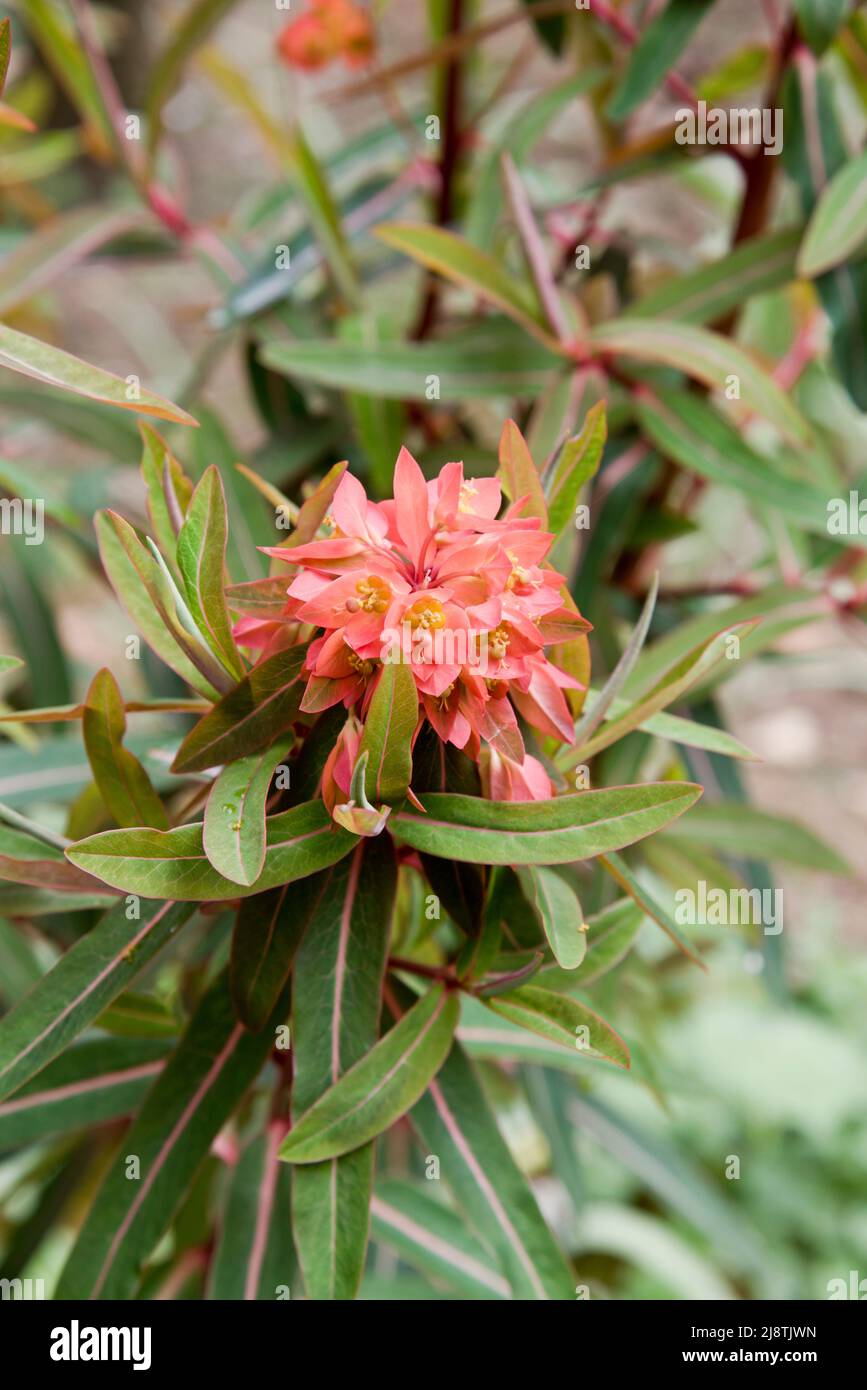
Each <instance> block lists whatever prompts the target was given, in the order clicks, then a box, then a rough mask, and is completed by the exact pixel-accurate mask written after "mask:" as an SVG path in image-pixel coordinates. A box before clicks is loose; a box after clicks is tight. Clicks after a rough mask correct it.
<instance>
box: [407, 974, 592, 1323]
mask: <svg viewBox="0 0 867 1390" xmlns="http://www.w3.org/2000/svg"><path fill="white" fill-rule="evenodd" d="M468 1002H472V1001H468ZM410 1119H411V1121H412V1124H413V1127H414V1128H415V1129H416V1130H418V1132H419V1133H420V1135H421V1138H422V1143H423V1145H424V1151H425V1152H426V1153H430V1154H436V1155H437V1156H438V1158H439V1160H440V1165H441V1171H442V1173H443V1176H444V1177H445V1178H446V1180H447V1182H448V1184H449V1187H450V1188H451V1190H452V1191H453V1192H454V1194H455V1197H456V1198H457V1201H458V1204H459V1206H460V1207H461V1208H462V1210H463V1213H464V1216H465V1217H466V1219H467V1221H468V1222H469V1223H470V1225H471V1226H473V1227H475V1229H476V1230H477V1231H478V1233H479V1235H480V1236H482V1238H483V1239H484V1240H485V1241H486V1243H487V1244H488V1245H489V1246H490V1247H491V1249H492V1250H494V1251H495V1252H496V1254H497V1257H498V1259H499V1260H500V1263H501V1266H502V1269H503V1272H504V1274H505V1275H506V1277H507V1278H508V1280H509V1283H510V1284H511V1286H512V1293H513V1296H514V1297H515V1298H516V1299H533V1300H535V1299H552V1298H553V1299H564V1300H565V1299H574V1297H575V1290H574V1284H575V1280H574V1278H573V1276H572V1274H571V1271H570V1269H569V1266H568V1265H567V1263H566V1261H565V1259H564V1258H563V1255H562V1254H561V1253H560V1251H559V1249H558V1248H557V1244H556V1242H555V1240H554V1238H553V1236H552V1235H551V1232H550V1231H549V1230H548V1227H547V1226H546V1225H545V1222H544V1220H543V1218H542V1215H541V1213H540V1211H539V1208H538V1206H537V1205H536V1199H535V1197H534V1196H533V1193H532V1192H531V1190H530V1188H529V1186H528V1184H527V1181H526V1179H525V1178H524V1176H523V1174H522V1173H521V1172H520V1170H519V1168H518V1167H517V1165H516V1163H515V1161H514V1159H513V1158H512V1155H511V1153H510V1152H509V1149H508V1147H507V1146H506V1144H505V1142H504V1140H503V1138H502V1136H501V1135H500V1132H499V1130H498V1128H497V1124H496V1121H495V1119H494V1117H493V1115H492V1113H491V1110H490V1108H489V1106H488V1102H487V1099H486V1098H485V1095H484V1092H483V1091H482V1088H481V1086H480V1085H479V1082H478V1080H477V1078H476V1075H475V1072H474V1071H473V1068H472V1066H471V1064H470V1062H469V1061H468V1059H467V1057H466V1055H465V1053H464V1051H463V1049H462V1048H461V1047H460V1046H459V1045H458V1044H457V1043H455V1044H454V1046H453V1047H452V1050H451V1052H450V1054H449V1056H448V1059H447V1060H446V1063H445V1065H444V1066H443V1067H442V1069H441V1070H440V1072H439V1075H438V1076H437V1078H436V1080H434V1081H432V1082H431V1084H430V1086H429V1088H428V1091H427V1094H426V1095H424V1096H422V1098H421V1100H420V1101H419V1102H418V1104H417V1105H416V1107H415V1109H414V1110H413V1111H412V1114H411V1116H410Z"/></svg>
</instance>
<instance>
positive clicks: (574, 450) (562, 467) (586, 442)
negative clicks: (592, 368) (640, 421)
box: [545, 401, 608, 536]
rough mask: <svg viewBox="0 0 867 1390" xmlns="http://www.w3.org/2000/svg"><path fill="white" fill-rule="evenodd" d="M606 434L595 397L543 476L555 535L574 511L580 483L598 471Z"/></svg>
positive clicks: (600, 406)
mask: <svg viewBox="0 0 867 1390" xmlns="http://www.w3.org/2000/svg"><path fill="white" fill-rule="evenodd" d="M607 438H608V423H607V420H606V415H605V401H597V402H596V404H595V405H594V406H591V408H590V409H589V410H588V412H587V414H586V416H585V418H584V424H583V425H582V426H581V430H580V432H579V433H578V434H576V435H574V436H573V438H572V439H567V440H566V443H565V444H564V445H563V448H562V449H561V450H560V455H559V457H558V459H557V461H556V463H555V464H554V467H553V468H552V470H551V474H550V476H549V477H548V478H547V479H546V483H545V493H546V496H547V499H548V526H549V528H550V529H551V530H552V531H553V532H554V535H555V536H559V534H560V532H561V531H562V530H563V528H564V526H566V524H567V523H568V521H569V520H570V518H571V516H572V514H573V512H574V511H575V505H576V503H577V501H578V495H579V493H580V491H581V489H582V487H583V486H584V484H585V483H587V482H589V481H590V479H591V478H592V477H593V476H594V475H595V473H596V472H597V470H598V468H599V465H600V463H601V462H602V453H603V450H604V449H605V441H606V439H607Z"/></svg>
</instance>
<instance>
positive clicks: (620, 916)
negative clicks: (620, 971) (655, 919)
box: [538, 898, 644, 990]
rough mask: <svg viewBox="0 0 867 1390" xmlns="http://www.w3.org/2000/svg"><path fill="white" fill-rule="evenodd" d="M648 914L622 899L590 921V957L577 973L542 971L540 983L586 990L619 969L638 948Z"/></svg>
mask: <svg viewBox="0 0 867 1390" xmlns="http://www.w3.org/2000/svg"><path fill="white" fill-rule="evenodd" d="M643 924H644V913H643V912H642V910H641V908H640V907H639V906H638V904H637V903H634V902H633V901H632V899H631V898H620V899H618V901H617V902H614V903H611V904H610V905H609V906H608V907H605V908H603V909H602V911H601V912H598V913H596V914H595V915H594V916H593V917H591V918H589V920H588V923H587V933H586V935H587V954H586V955H585V957H584V959H583V960H582V961H581V964H580V965H579V966H578V968H577V970H560V969H559V968H557V967H550V968H546V967H544V966H543V967H542V969H541V970H540V972H539V977H538V983H539V984H540V985H544V986H545V988H546V989H566V990H571V989H584V988H585V986H587V985H591V984H593V983H594V981H596V980H598V979H599V978H600V976H602V975H605V974H606V973H607V972H608V971H609V970H611V969H613V967H614V966H615V965H619V964H620V962H621V961H622V960H624V959H625V957H626V956H627V955H628V954H629V952H630V951H631V950H632V947H633V946H634V944H635V940H636V938H637V936H638V933H639V932H640V931H641V928H642V926H643Z"/></svg>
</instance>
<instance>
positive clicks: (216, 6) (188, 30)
mask: <svg viewBox="0 0 867 1390" xmlns="http://www.w3.org/2000/svg"><path fill="white" fill-rule="evenodd" d="M233 4H234V0H192V4H190V5H188V6H187V7H186V8H185V10H184V13H183V14H182V15H181V17H180V19H179V21H178V23H177V24H176V25H174V27H173V28H172V31H171V33H170V35H169V37H168V39H167V41H166V43H165V46H164V47H163V48H162V49H161V50H160V52H159V54H158V55H157V57H156V59H155V60H154V63H153V65H152V67H151V68H150V72H149V74H148V86H147V95H146V97H145V111H146V113H147V139H148V149H149V151H150V152H151V153H153V152H154V151H155V150H156V148H157V146H158V145H159V141H160V134H161V132H162V112H163V107H164V106H165V104H166V102H167V101H168V99H169V97H170V96H171V95H172V92H173V91H174V90H175V88H176V86H177V84H178V82H179V81H180V79H181V76H182V74H183V70H184V67H185V66H186V64H187V62H188V61H189V59H190V58H192V57H193V55H194V54H195V53H196V50H197V49H198V48H200V47H201V45H202V44H203V43H204V42H205V40H206V39H207V38H208V36H209V34H210V32H211V30H212V29H213V28H214V27H215V26H216V25H217V24H219V22H220V20H221V19H222V18H223V16H224V15H225V14H226V13H227V11H228V10H229V9H230V8H231V7H232V5H233Z"/></svg>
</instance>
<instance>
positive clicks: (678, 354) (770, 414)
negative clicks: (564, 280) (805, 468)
mask: <svg viewBox="0 0 867 1390" xmlns="http://www.w3.org/2000/svg"><path fill="white" fill-rule="evenodd" d="M590 341H591V344H592V345H593V346H594V347H596V348H597V349H598V350H599V351H600V352H612V353H614V354H615V355H617V356H619V357H627V358H634V359H635V360H637V361H639V362H654V363H658V364H659V365H661V366H666V367H675V368H677V370H678V371H681V372H685V373H686V375H687V376H691V377H694V378H695V379H696V381H701V382H703V383H704V384H705V386H709V387H710V389H711V390H712V391H722V390H724V389H725V386H726V383H727V381H728V378H729V377H737V379H738V383H739V389H740V396H739V400H740V404H741V408H742V409H743V410H752V411H755V412H756V414H757V415H761V416H762V418H763V419H765V420H768V421H769V422H770V424H772V425H774V426H775V427H776V428H777V429H778V430H779V431H780V433H781V434H782V435H783V437H784V438H786V439H788V440H790V441H791V442H792V443H795V444H805V443H809V440H810V429H809V426H808V425H807V422H806V421H805V420H804V418H803V416H801V415H800V414H799V412H798V411H797V410H796V409H795V407H794V406H793V405H792V403H791V401H790V400H789V398H788V396H787V395H786V393H785V391H783V389H782V387H780V386H778V385H777V383H776V382H775V381H774V380H773V379H772V378H771V377H770V376H768V374H767V372H766V371H764V370H763V368H762V367H760V366H759V364H758V362H756V361H755V359H754V358H752V357H750V356H749V355H748V354H747V353H746V352H744V351H743V349H742V348H739V347H737V346H736V345H735V344H734V343H732V342H730V341H729V339H728V338H723V337H722V336H721V335H720V334H718V333H711V332H710V331H709V330H708V329H706V328H697V327H696V326H695V325H694V324H689V323H674V322H669V323H664V322H663V323H659V322H655V321H651V320H650V319H643V318H623V319H615V320H613V321H612V322H610V323H600V324H597V325H596V327H595V328H593V329H591V331H590Z"/></svg>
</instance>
